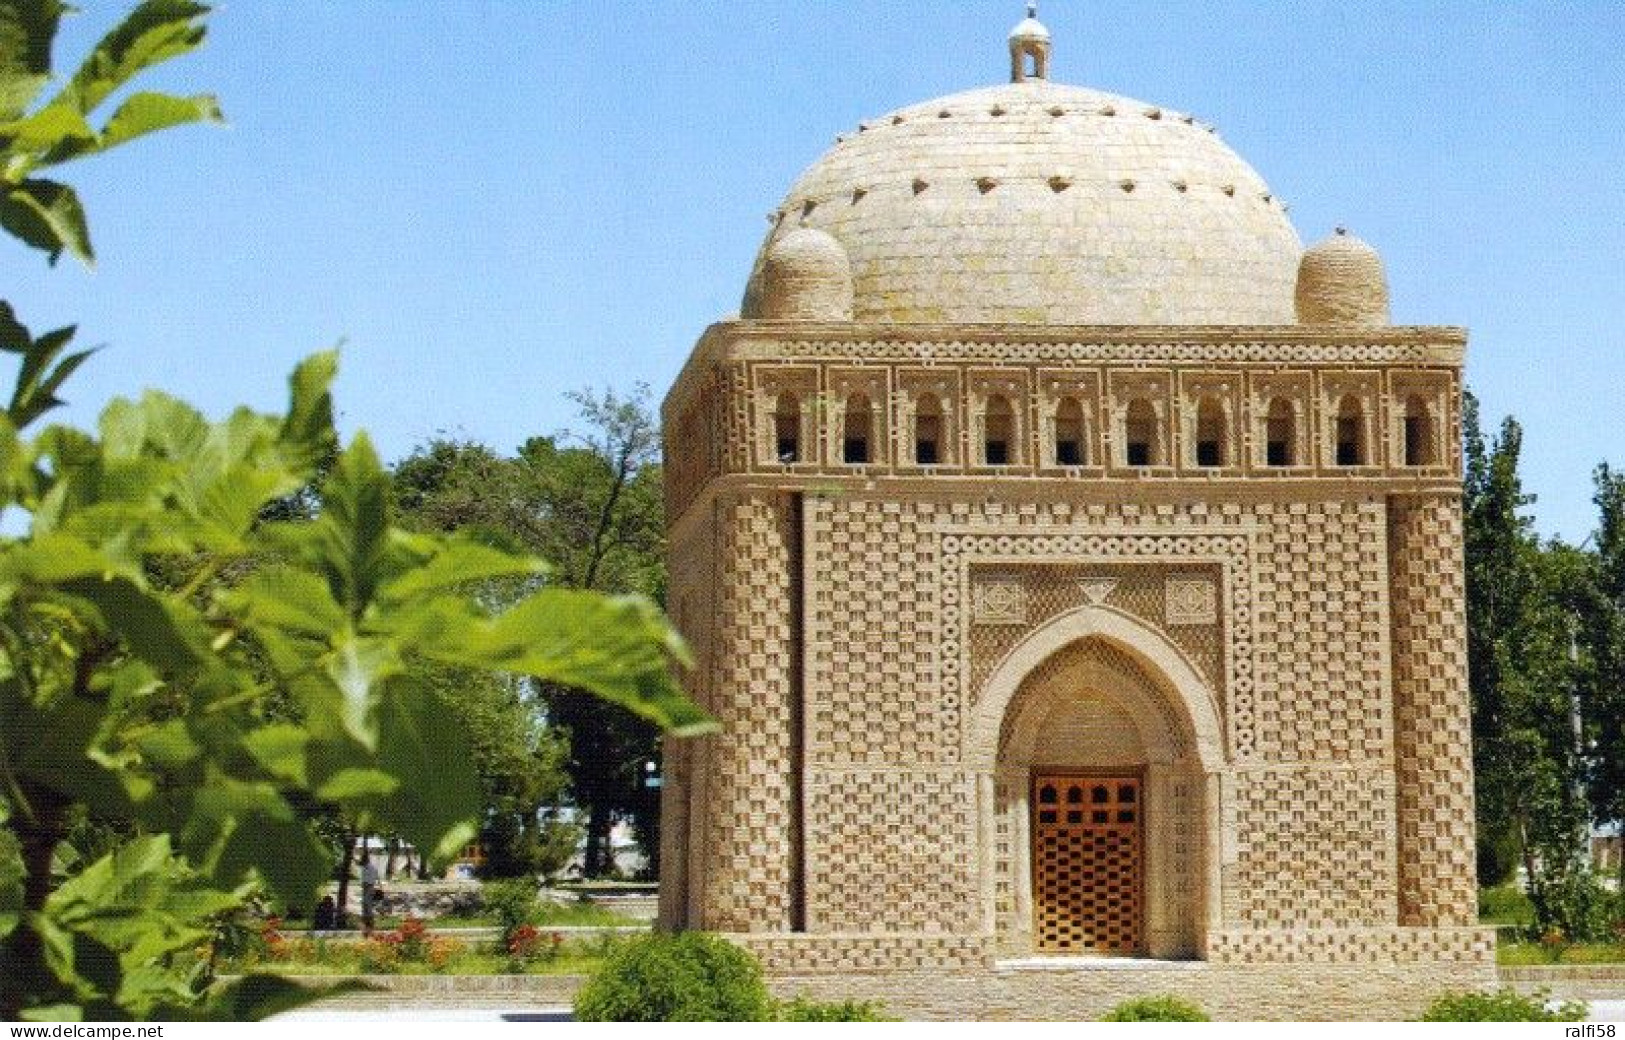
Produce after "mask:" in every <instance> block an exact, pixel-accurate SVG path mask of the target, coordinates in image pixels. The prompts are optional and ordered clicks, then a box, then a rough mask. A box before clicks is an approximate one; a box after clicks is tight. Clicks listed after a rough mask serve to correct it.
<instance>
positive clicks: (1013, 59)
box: [1010, 0, 1049, 83]
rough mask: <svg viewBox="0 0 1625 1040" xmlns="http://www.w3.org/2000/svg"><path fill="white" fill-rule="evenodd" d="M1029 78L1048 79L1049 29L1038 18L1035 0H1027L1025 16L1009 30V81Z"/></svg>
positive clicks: (1021, 80) (1024, 80) (1023, 80)
mask: <svg viewBox="0 0 1625 1040" xmlns="http://www.w3.org/2000/svg"><path fill="white" fill-rule="evenodd" d="M1028 59H1031V65H1029V64H1028ZM1029 79H1049V30H1048V29H1046V28H1044V23H1043V22H1040V21H1039V20H1038V4H1037V2H1036V0H1028V3H1027V17H1026V18H1024V19H1022V20H1021V21H1020V22H1018V23H1017V24H1016V27H1015V28H1014V29H1011V30H1010V82H1011V83H1025V82H1026V81H1027V80H1029Z"/></svg>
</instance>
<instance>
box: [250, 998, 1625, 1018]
mask: <svg viewBox="0 0 1625 1040" xmlns="http://www.w3.org/2000/svg"><path fill="white" fill-rule="evenodd" d="M276 1017H277V1019H278V1020H279V1021H291V1020H293V1019H301V1020H303V1021H306V1022H568V1021H570V1009H569V1008H564V1007H557V1008H526V1009H518V1008H514V1009H508V1010H504V1009H502V1008H437V1009H434V1010H422V1009H417V1010H414V1009H411V1008H402V1009H398V1010H393V1011H323V1010H321V1009H320V1008H311V1009H307V1010H304V1011H289V1012H288V1013H286V1014H283V1015H277V1016H276ZM1586 1021H1588V1022H1625V1000H1593V1001H1592V1002H1591V1017H1590V1018H1588V1019H1587V1020H1586Z"/></svg>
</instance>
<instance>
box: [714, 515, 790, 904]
mask: <svg viewBox="0 0 1625 1040" xmlns="http://www.w3.org/2000/svg"><path fill="white" fill-rule="evenodd" d="M716 523H717V535H718V552H719V566H718V568H717V574H718V576H719V577H718V582H717V587H716V596H717V612H716V625H717V629H716V633H715V637H714V638H715V645H716V655H715V658H714V664H713V670H712V678H713V681H714V683H715V686H714V687H713V688H712V689H711V690H710V691H709V696H708V697H707V698H706V707H707V708H708V709H709V710H710V711H711V712H712V713H713V714H714V715H715V716H716V718H717V721H718V722H720V723H721V725H722V732H721V733H720V734H718V735H715V736H709V737H704V738H701V742H700V746H701V747H702V749H703V750H702V753H701V757H702V759H703V761H704V762H705V773H704V776H703V779H701V780H700V781H699V782H700V783H701V784H702V785H703V791H704V802H703V811H702V812H701V814H700V816H699V818H698V819H697V820H696V821H695V828H696V830H695V832H694V833H695V834H696V837H697V838H698V840H699V841H700V842H701V843H703V846H704V851H703V854H702V855H703V859H704V861H705V863H706V869H705V873H704V879H703V886H704V887H703V895H702V902H701V905H700V907H699V908H698V909H699V913H698V914H694V915H690V918H689V923H690V924H691V925H693V926H696V927H701V928H706V929H709V930H713V931H724V932H758V931H784V930H786V929H788V928H789V927H790V924H791V914H792V909H793V902H794V898H795V896H794V890H795V886H796V885H797V884H798V881H799V879H798V878H796V876H795V874H794V870H793V865H792V858H793V854H794V853H793V847H794V843H795V841H796V839H797V835H796V822H797V821H796V810H795V801H796V791H795V788H796V779H795V777H794V776H793V775H792V773H791V767H790V763H791V751H792V741H793V740H794V731H795V728H796V727H797V726H798V725H799V723H798V720H796V719H795V718H794V717H793V706H794V703H793V698H794V689H793V687H794V681H795V680H794V676H793V674H792V670H791V656H790V652H789V651H790V618H791V596H792V589H793V582H792V576H791V567H790V557H791V543H790V538H791V525H792V517H791V514H790V503H789V499H788V497H787V496H780V495H771V496H761V495H747V496H741V497H740V498H737V499H732V500H729V501H726V502H724V503H722V504H721V505H720V507H719V509H718V511H717V519H716ZM721 805H726V806H729V807H730V811H728V812H717V811H715V808H716V807H717V806H721ZM691 840H692V839H691Z"/></svg>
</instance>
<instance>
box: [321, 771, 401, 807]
mask: <svg viewBox="0 0 1625 1040" xmlns="http://www.w3.org/2000/svg"><path fill="white" fill-rule="evenodd" d="M400 786H401V781H400V779H399V778H397V777H395V776H391V775H390V774H389V773H385V772H383V771H382V770H378V769H353V768H352V769H341V770H339V771H338V772H337V773H334V774H333V775H332V776H330V777H328V778H327V779H326V780H324V781H322V785H321V786H320V787H318V788H316V797H317V798H320V799H322V800H323V801H325V802H348V801H354V800H358V799H367V798H382V797H383V796H385V795H390V794H394V793H395V792H396V791H397V790H399V789H400Z"/></svg>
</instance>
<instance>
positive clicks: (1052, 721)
mask: <svg viewBox="0 0 1625 1040" xmlns="http://www.w3.org/2000/svg"><path fill="white" fill-rule="evenodd" d="M973 741H974V742H975V746H973V748H972V751H973V754H975V755H976V756H978V757H979V758H980V759H981V762H980V763H979V764H980V765H982V766H984V767H985V768H986V769H987V774H986V775H987V776H988V777H989V779H988V781H987V787H986V789H985V798H984V803H983V804H984V805H985V806H987V810H986V811H987V813H988V817H987V819H986V820H985V821H984V835H985V840H984V846H985V850H984V857H983V869H984V879H985V882H986V885H987V891H989V892H990V894H991V899H990V900H989V906H988V911H989V912H990V913H991V915H992V918H993V921H992V923H993V931H994V933H995V935H996V937H997V939H998V948H999V951H1000V954H1001V955H1003V956H1032V955H1038V956H1054V955H1077V954H1086V955H1102V954H1116V955H1129V956H1142V957H1159V958H1188V957H1195V956H1198V955H1199V953H1200V950H1201V949H1202V945H1203V937H1204V936H1205V934H1206V929H1207V919H1208V915H1209V913H1210V911H1211V909H1212V908H1213V907H1214V903H1215V902H1216V900H1215V899H1214V896H1213V891H1212V890H1215V889H1216V875H1215V874H1214V873H1213V871H1212V869H1211V867H1210V863H1211V861H1212V856H1211V851H1212V850H1213V849H1215V848H1216V847H1217V844H1218V839H1217V834H1216V830H1217V821H1216V819H1215V818H1214V816H1213V813H1212V811H1211V809H1210V807H1212V806H1215V805H1216V801H1217V799H1216V797H1215V796H1214V794H1213V793H1212V792H1210V791H1209V785H1210V783H1212V782H1213V781H1212V780H1210V778H1211V777H1213V776H1214V775H1216V771H1217V764H1218V763H1217V756H1218V754H1219V753H1220V741H1219V723H1218V715H1217V711H1216V710H1215V707H1214V701H1213V697H1212V694H1211V691H1210V690H1208V689H1207V688H1206V686H1205V684H1204V683H1202V681H1201V679H1200V677H1199V676H1198V675H1197V673H1196V672H1195V670H1194V669H1193V668H1192V667H1191V666H1190V664H1189V663H1188V662H1187V661H1185V660H1184V658H1183V657H1182V656H1181V655H1179V653H1178V651H1177V650H1176V649H1174V648H1173V647H1172V646H1171V644H1169V643H1168V641H1167V640H1166V639H1164V638H1163V637H1162V636H1161V635H1160V633H1157V632H1156V631H1155V630H1154V629H1151V628H1149V627H1148V626H1146V625H1145V624H1144V623H1143V622H1140V621H1139V620H1138V619H1135V618H1132V617H1130V616H1129V615H1126V614H1122V613H1120V612H1118V611H1115V610H1112V609H1111V608H1107V607H1088V608H1083V609H1081V610H1079V611H1075V612H1073V613H1072V614H1069V615H1064V616H1062V617H1061V618H1058V619H1056V620H1055V621H1052V622H1051V623H1050V624H1049V625H1047V626H1045V627H1044V628H1043V629H1040V630H1039V631H1037V632H1035V633H1033V634H1032V635H1030V636H1028V637H1027V639H1026V640H1024V641H1023V642H1022V644H1020V645H1018V646H1017V647H1016V648H1015V649H1014V650H1012V651H1011V652H1010V654H1009V655H1007V656H1006V658H1005V660H1004V661H1002V662H1001V663H1000V665H999V666H998V667H997V668H995V669H994V672H993V675H992V676H991V677H990V678H989V680H988V683H987V685H986V687H985V688H984V691H983V697H982V698H980V699H979V702H978V705H977V710H976V720H975V722H974V731H973Z"/></svg>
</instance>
